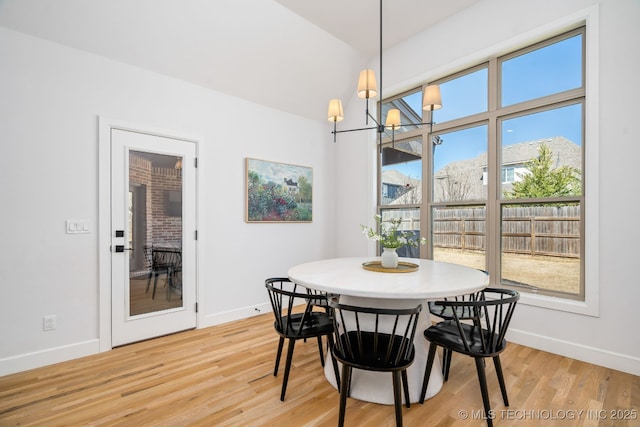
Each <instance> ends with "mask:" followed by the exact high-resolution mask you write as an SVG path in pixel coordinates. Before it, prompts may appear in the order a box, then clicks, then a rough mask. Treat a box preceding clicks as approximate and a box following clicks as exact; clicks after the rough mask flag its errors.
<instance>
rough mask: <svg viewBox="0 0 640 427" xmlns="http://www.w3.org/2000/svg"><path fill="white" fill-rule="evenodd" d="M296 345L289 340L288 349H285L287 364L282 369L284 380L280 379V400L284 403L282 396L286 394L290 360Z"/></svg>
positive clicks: (294, 341)
mask: <svg viewBox="0 0 640 427" xmlns="http://www.w3.org/2000/svg"><path fill="white" fill-rule="evenodd" d="M295 345H296V340H293V339H289V347H288V348H287V363H286V365H285V367H284V378H283V379H282V392H281V393H280V400H281V401H284V395H285V393H286V392H287V383H288V382H289V371H290V370H291V360H292V359H293V348H294V347H295Z"/></svg>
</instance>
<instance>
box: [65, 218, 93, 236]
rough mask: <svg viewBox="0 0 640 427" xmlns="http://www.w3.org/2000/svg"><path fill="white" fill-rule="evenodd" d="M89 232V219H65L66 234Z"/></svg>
mask: <svg viewBox="0 0 640 427" xmlns="http://www.w3.org/2000/svg"><path fill="white" fill-rule="evenodd" d="M88 233H91V229H90V227H89V221H87V220H82V219H68V220H67V234H88Z"/></svg>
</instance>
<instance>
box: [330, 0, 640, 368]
mask: <svg viewBox="0 0 640 427" xmlns="http://www.w3.org/2000/svg"><path fill="white" fill-rule="evenodd" d="M585 14H587V15H588V14H590V16H591V17H592V18H593V20H592V22H591V24H593V25H594V29H595V27H599V28H598V39H596V40H588V43H596V44H597V46H596V48H595V49H594V48H593V46H588V47H587V51H588V52H589V53H588V55H590V56H588V57H587V61H588V62H592V61H594V60H595V61H597V59H598V58H594V57H592V55H593V54H594V53H595V54H598V55H599V62H597V63H596V64H595V66H593V67H591V68H590V70H588V71H587V72H588V75H587V78H588V79H589V82H588V88H591V90H592V91H593V92H590V93H588V96H592V97H594V98H595V97H596V96H597V99H598V100H599V102H598V103H597V105H593V104H591V106H590V107H588V109H589V111H587V115H588V118H589V122H588V123H587V126H588V127H589V130H590V131H591V134H587V139H588V140H587V144H589V143H591V144H597V145H592V146H591V149H590V150H589V146H588V152H587V156H588V157H589V158H588V159H587V161H588V162H590V163H589V164H590V165H592V166H595V169H592V170H591V171H592V172H596V174H595V175H594V174H592V175H589V173H590V170H589V169H587V171H586V176H585V178H586V179H587V180H588V182H589V184H588V186H587V188H586V192H587V193H586V195H587V201H586V209H587V212H588V213H587V217H588V220H589V222H587V227H588V229H587V230H586V235H587V236H586V237H587V241H588V244H589V246H588V247H587V254H586V256H587V281H588V284H591V285H592V286H594V287H593V288H590V289H595V290H596V292H595V293H594V295H592V297H593V298H592V299H593V301H592V304H591V305H592V307H590V310H591V311H594V310H593V308H594V307H595V313H599V314H598V315H597V316H591V315H584V314H576V313H571V312H566V311H559V310H555V309H549V308H540V307H537V306H535V305H531V303H530V302H527V301H526V298H523V301H521V303H520V305H519V307H518V308H517V312H516V316H515V319H514V321H513V324H512V328H511V332H512V333H511V335H510V339H512V340H513V341H516V342H519V343H522V344H525V345H529V346H532V347H535V348H540V349H543V350H547V351H550V352H553V353H558V354H563V355H566V356H569V357H572V358H576V359H579V360H585V361H588V362H592V363H595V364H598V365H603V366H607V367H611V368H614V369H619V370H623V371H626V372H632V373H634V374H636V375H640V340H639V339H638V338H637V333H635V332H634V331H635V329H636V327H637V326H638V325H640V310H638V308H637V304H636V302H637V301H639V300H640V280H639V279H638V274H637V272H636V271H635V269H636V266H637V258H638V253H639V252H638V249H637V242H638V241H640V229H639V228H638V227H637V226H635V225H634V224H635V222H634V220H633V217H634V216H633V215H634V213H635V212H636V210H637V207H638V201H637V197H636V196H635V194H636V193H637V191H636V190H635V183H636V181H637V177H636V175H637V170H638V164H637V163H638V158H640V144H638V138H637V137H636V136H635V132H634V131H633V123H634V122H635V121H636V120H637V116H638V113H639V109H638V102H637V100H638V99H640V85H638V82H637V73H638V69H640V50H638V49H637V47H638V43H639V42H640V25H639V24H640V3H639V2H638V1H637V0H604V1H601V2H596V1H594V0H565V1H562V2H557V1H553V0H546V1H539V0H526V1H524V0H523V1H517V2H514V1H511V0H487V1H482V2H478V3H477V4H476V5H475V6H474V7H472V8H470V9H469V10H465V11H463V12H462V13H460V14H458V15H456V16H453V17H451V18H450V19H447V20H446V21H443V22H442V23H440V25H438V26H437V27H436V28H434V29H432V30H429V31H427V32H425V33H422V34H420V35H418V36H417V37H414V38H412V39H411V40H409V41H407V42H405V43H402V44H400V45H398V46H396V47H394V48H393V49H391V50H390V51H388V52H385V58H384V61H385V62H384V64H385V82H386V83H385V91H386V93H387V95H391V94H392V93H397V92H400V91H403V90H406V89H409V88H411V87H415V85H416V84H418V83H421V82H422V81H425V80H427V79H429V78H438V77H442V76H444V75H447V74H449V73H451V72H453V71H458V70H461V69H464V68H466V67H468V66H470V65H474V64H476V63H478V62H480V61H481V60H482V59H484V58H486V56H487V55H490V54H496V53H497V52H500V51H503V50H505V49H514V48H517V47H520V46H522V45H526V44H530V43H531V42H533V41H536V40H539V39H540V38H541V37H542V38H544V37H547V36H549V35H553V34H555V33H557V32H559V31H560V30H562V29H563V26H564V25H566V24H567V22H571V21H573V20H575V18H576V17H580V16H581V17H583V18H584V16H585ZM372 31H374V30H372ZM443 101H444V102H445V104H446V100H443ZM445 106H446V105H445ZM362 108H364V107H362ZM594 125H595V126H594ZM369 155H370V146H367V144H359V145H358V146H357V149H356V148H354V146H353V145H346V144H343V145H340V146H339V150H338V156H339V158H347V157H348V158H359V159H365V158H367V156H369ZM356 165H357V167H359V168H360V169H357V170H349V172H348V173H347V172H346V168H344V167H343V168H341V169H340V170H341V173H340V174H339V175H338V177H337V178H338V182H345V181H347V180H350V182H353V180H351V179H350V177H357V179H356V181H357V184H356V187H357V188H358V189H363V191H368V189H369V188H371V187H372V185H373V186H374V187H375V185H374V181H373V179H374V175H373V174H372V173H371V172H370V170H369V168H368V165H365V164H364V163H363V162H362V160H359V161H358V162H357V163H356ZM588 166H589V165H588ZM364 176H368V177H369V181H368V182H364V178H363V177H364ZM343 188H344V187H341V188H340V192H341V194H340V199H339V200H340V204H339V207H338V212H339V213H338V216H339V217H341V216H342V215H344V216H345V220H346V221H347V222H348V226H344V227H343V228H344V230H343V232H342V233H339V235H338V237H337V238H338V247H339V248H345V249H344V250H342V251H340V250H339V253H340V254H341V255H358V254H361V252H362V251H363V250H364V249H363V246H362V244H361V243H360V242H357V241H355V240H354V237H352V236H353V235H354V231H353V230H355V229H357V228H358V221H360V222H362V221H366V220H367V219H366V217H358V218H356V214H354V213H353V212H354V211H357V212H358V214H361V211H362V203H363V200H362V196H361V195H358V196H357V198H356V199H355V201H356V203H357V205H356V204H355V203H354V204H351V203H349V195H348V194H346V193H343ZM589 191H591V193H589ZM349 194H354V189H353V188H351V189H350V193H349ZM590 195H591V196H597V198H593V197H592V198H591V199H590V198H589V197H590ZM374 200H375V199H374ZM594 200H598V201H599V202H598V203H597V205H596V204H594ZM374 203H375V202H374ZM623 219H626V221H625V220H623ZM339 222H340V221H339ZM339 226H340V225H339ZM347 230H348V231H347ZM594 233H597V236H598V237H599V239H598V240H595V241H594V239H593V238H591V236H594V235H595V234H594ZM598 290H599V291H598ZM586 311H588V310H586Z"/></svg>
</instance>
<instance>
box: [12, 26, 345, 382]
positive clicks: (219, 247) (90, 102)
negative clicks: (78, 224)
mask: <svg viewBox="0 0 640 427" xmlns="http://www.w3.org/2000/svg"><path fill="white" fill-rule="evenodd" d="M0 58H2V60H1V66H0V93H1V94H2V95H1V98H0V99H1V101H0V144H1V148H2V154H3V156H2V157H3V167H2V168H0V185H1V189H2V193H1V198H2V210H1V211H0V218H2V223H3V224H4V227H3V228H2V230H1V231H0V242H1V246H0V287H1V288H2V290H3V295H4V296H3V298H0V337H2V339H1V340H0V375H2V374H6V373H9V372H15V371H19V370H23V369H28V368H32V367H35V366H38V365H42V364H49V363H54V362H56V361H60V360H65V359H70V358H74V357H78V356H82V355H85V354H90V353H95V352H97V351H98V348H99V347H98V342H99V339H100V337H99V311H98V308H99V306H100V301H99V289H98V282H99V281H98V279H99V277H98V274H99V273H98V263H99V260H98V231H99V230H98V164H99V158H98V117H99V116H103V117H107V118H110V119H114V120H118V121H122V122H126V123H131V124H136V125H138V126H139V127H141V128H145V129H149V130H157V131H167V132H169V133H171V134H173V135H176V136H185V137H193V138H196V139H198V140H199V141H200V144H199V145H200V147H199V148H200V159H199V160H200V162H199V165H200V167H199V179H200V181H199V203H200V206H199V221H200V230H199V231H200V233H199V243H198V245H199V260H200V261H201V264H200V267H199V280H200V287H201V289H202V291H203V292H202V294H201V295H200V317H199V319H200V326H208V325H211V324H215V323H220V322H224V321H228V320H232V319H236V318H240V317H246V316H249V315H253V314H255V313H256V312H255V311H254V310H253V307H254V306H256V305H262V306H265V305H266V304H267V298H266V291H265V289H264V285H263V283H264V279H265V278H266V277H269V276H275V275H286V273H287V270H288V268H289V267H290V266H291V265H293V264H295V263H299V262H303V261H309V260H314V259H318V258H323V257H328V256H331V255H333V253H334V247H335V242H334V241H333V239H332V238H331V236H332V234H331V232H332V229H333V212H334V206H335V204H334V201H333V200H334V199H333V194H332V192H333V190H334V185H333V183H334V178H333V176H334V175H333V172H332V169H333V164H332V161H331V157H332V156H333V148H332V147H333V146H332V145H331V140H330V135H329V134H328V131H327V124H326V121H320V120H318V121H317V122H316V121H310V120H307V119H303V118H300V117H298V116H294V115H291V114H288V113H282V112H279V111H277V110H273V109H270V108H266V107H262V106H259V105H256V104H252V103H249V102H246V101H243V100H240V99H238V98H233V97H230V96H228V95H223V94H221V93H217V92H214V91H211V90H206V89H203V88H201V87H198V86H194V85H190V84H187V83H184V82H182V81H179V80H176V79H172V78H168V77H165V76H162V75H158V74H154V73H151V72H148V71H145V70H142V69H138V68H135V67H132V66H128V65H125V64H122V63H116V62H113V61H110V60H107V59H104V58H101V57H98V56H94V55H90V54H87V53H84V52H81V51H78V50H73V49H69V48H66V47H63V46H61V45H57V44H53V43H50V42H46V41H43V40H40V39H36V38H32V37H29V36H25V35H22V34H20V33H16V32H12V31H9V30H5V29H2V28H0ZM245 157H252V158H259V159H265V160H272V161H278V162H284V163H291V164H297V165H304V166H310V167H312V168H313V173H314V176H313V178H314V194H313V196H314V211H313V214H314V217H313V222H312V223H305V224H247V223H245V222H244V217H245V216H244V209H245V195H244V194H245V193H244V192H245V184H244V180H245V178H244V176H245V171H244V159H245ZM66 219H84V220H88V221H89V224H90V227H91V233H90V234H86V235H67V234H65V220H66ZM269 309H270V308H269ZM48 314H55V315H57V328H56V330H54V331H48V332H44V331H43V330H42V329H43V328H42V321H43V316H44V315H48Z"/></svg>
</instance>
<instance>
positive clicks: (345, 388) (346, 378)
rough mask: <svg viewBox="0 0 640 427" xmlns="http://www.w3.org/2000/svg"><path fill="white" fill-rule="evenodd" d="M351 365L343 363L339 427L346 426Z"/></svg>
mask: <svg viewBox="0 0 640 427" xmlns="http://www.w3.org/2000/svg"><path fill="white" fill-rule="evenodd" d="M350 382H351V366H348V365H346V364H343V365H342V382H341V383H340V412H339V413H338V427H343V426H344V413H345V410H346V408H347V394H348V393H349V387H351V384H349V383H350Z"/></svg>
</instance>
